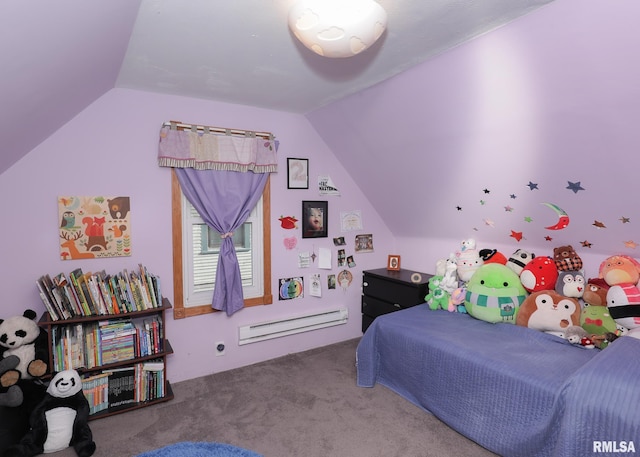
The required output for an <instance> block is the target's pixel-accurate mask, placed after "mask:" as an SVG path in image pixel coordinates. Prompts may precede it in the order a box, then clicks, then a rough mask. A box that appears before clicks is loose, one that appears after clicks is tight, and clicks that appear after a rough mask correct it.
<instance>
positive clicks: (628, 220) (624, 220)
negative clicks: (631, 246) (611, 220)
mask: <svg viewBox="0 0 640 457" xmlns="http://www.w3.org/2000/svg"><path fill="white" fill-rule="evenodd" d="M620 220H621V221H622V223H623V224H628V223H629V222H631V219H629V218H628V217H624V216H622V217H621V218H620Z"/></svg>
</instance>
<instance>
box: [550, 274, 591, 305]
mask: <svg viewBox="0 0 640 457" xmlns="http://www.w3.org/2000/svg"><path fill="white" fill-rule="evenodd" d="M584 287H585V285H584V275H583V274H582V273H580V272H579V271H569V270H566V271H565V270H563V271H559V272H558V279H557V280H556V292H558V293H559V294H560V295H564V296H565V297H573V298H582V296H583V295H584Z"/></svg>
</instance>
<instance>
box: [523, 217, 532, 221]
mask: <svg viewBox="0 0 640 457" xmlns="http://www.w3.org/2000/svg"><path fill="white" fill-rule="evenodd" d="M524 221H525V222H533V218H532V217H531V216H525V217H524Z"/></svg>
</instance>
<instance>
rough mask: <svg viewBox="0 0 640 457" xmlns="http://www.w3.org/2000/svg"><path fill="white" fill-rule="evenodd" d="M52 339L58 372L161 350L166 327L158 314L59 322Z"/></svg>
mask: <svg viewBox="0 0 640 457" xmlns="http://www.w3.org/2000/svg"><path fill="white" fill-rule="evenodd" d="M51 341H52V352H53V368H54V370H55V371H62V370H68V369H81V368H86V369H93V368H95V367H100V366H102V365H107V364H110V363H117V362H123V361H127V360H132V359H135V358H138V357H146V356H151V355H155V354H160V353H162V352H163V351H164V326H163V321H162V319H161V318H160V317H159V316H149V317H144V318H143V317H139V318H135V319H129V318H120V319H106V320H102V321H95V322H88V323H76V324H69V325H58V326H55V327H52V328H51Z"/></svg>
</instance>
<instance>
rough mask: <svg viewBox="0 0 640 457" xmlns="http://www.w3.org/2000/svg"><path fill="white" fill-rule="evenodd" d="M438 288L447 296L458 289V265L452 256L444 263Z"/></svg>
mask: <svg viewBox="0 0 640 457" xmlns="http://www.w3.org/2000/svg"><path fill="white" fill-rule="evenodd" d="M440 287H442V288H443V289H444V290H445V291H446V292H447V293H449V294H450V293H452V292H453V291H454V290H456V289H457V288H458V265H457V263H456V256H455V255H454V254H451V255H450V256H449V258H448V259H447V261H446V264H445V270H444V274H443V275H442V282H441V284H440Z"/></svg>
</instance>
